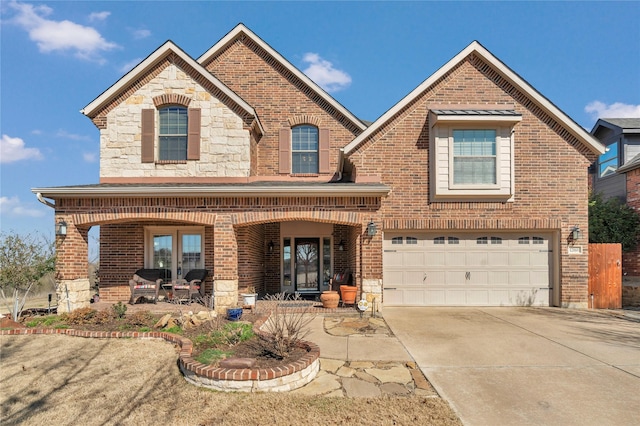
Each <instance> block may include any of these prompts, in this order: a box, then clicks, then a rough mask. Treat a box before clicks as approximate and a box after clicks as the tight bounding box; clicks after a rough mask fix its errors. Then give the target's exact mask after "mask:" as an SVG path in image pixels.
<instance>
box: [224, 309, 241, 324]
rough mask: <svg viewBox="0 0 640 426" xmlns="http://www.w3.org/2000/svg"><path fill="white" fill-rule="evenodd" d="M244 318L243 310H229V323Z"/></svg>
mask: <svg viewBox="0 0 640 426" xmlns="http://www.w3.org/2000/svg"><path fill="white" fill-rule="evenodd" d="M240 318H242V308H238V307H235V308H227V319H228V320H229V321H238V320H239V319H240Z"/></svg>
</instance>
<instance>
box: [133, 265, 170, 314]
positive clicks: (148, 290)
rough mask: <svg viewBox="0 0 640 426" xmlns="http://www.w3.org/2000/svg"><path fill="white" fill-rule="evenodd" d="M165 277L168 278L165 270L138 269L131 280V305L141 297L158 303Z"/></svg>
mask: <svg viewBox="0 0 640 426" xmlns="http://www.w3.org/2000/svg"><path fill="white" fill-rule="evenodd" d="M163 276H166V272H165V270H164V269H138V270H137V271H136V273H135V274H134V275H133V278H132V279H130V280H129V289H130V290H131V298H130V299H129V304H130V305H133V304H134V303H135V302H136V300H137V299H138V298H140V297H144V298H145V299H152V300H153V303H157V302H158V294H159V292H160V285H161V284H162V277H163Z"/></svg>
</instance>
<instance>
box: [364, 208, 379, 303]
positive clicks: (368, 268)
mask: <svg viewBox="0 0 640 426" xmlns="http://www.w3.org/2000/svg"><path fill="white" fill-rule="evenodd" d="M373 221H374V223H375V224H376V228H377V231H376V233H375V235H373V236H370V235H368V232H367V225H368V223H369V221H367V223H364V224H363V226H362V229H363V233H362V235H361V239H362V245H361V247H362V256H361V259H362V293H365V294H366V296H367V301H368V302H369V309H373V306H374V305H375V308H376V311H381V310H382V230H381V222H380V221H379V220H377V219H375V218H374V219H373ZM374 300H375V304H374Z"/></svg>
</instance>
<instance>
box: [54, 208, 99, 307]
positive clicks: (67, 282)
mask: <svg viewBox="0 0 640 426" xmlns="http://www.w3.org/2000/svg"><path fill="white" fill-rule="evenodd" d="M60 220H64V221H65V222H67V235H66V236H56V254H57V258H56V294H57V296H58V313H62V312H70V311H74V310H76V309H79V308H85V307H87V306H89V304H90V300H91V284H90V283H89V276H88V275H89V260H88V255H89V239H88V234H89V227H85V226H81V227H76V226H75V225H74V224H73V222H72V221H71V218H70V217H68V216H64V215H56V217H55V222H56V223H58V222H59V221H60Z"/></svg>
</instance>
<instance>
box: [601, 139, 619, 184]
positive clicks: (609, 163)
mask: <svg viewBox="0 0 640 426" xmlns="http://www.w3.org/2000/svg"><path fill="white" fill-rule="evenodd" d="M598 164H599V169H598V173H599V176H600V177H601V178H602V177H605V176H609V175H612V174H615V172H616V169H617V168H618V141H615V142H614V143H612V144H610V145H607V148H606V151H605V153H604V154H602V155H601V156H600V157H598Z"/></svg>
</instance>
